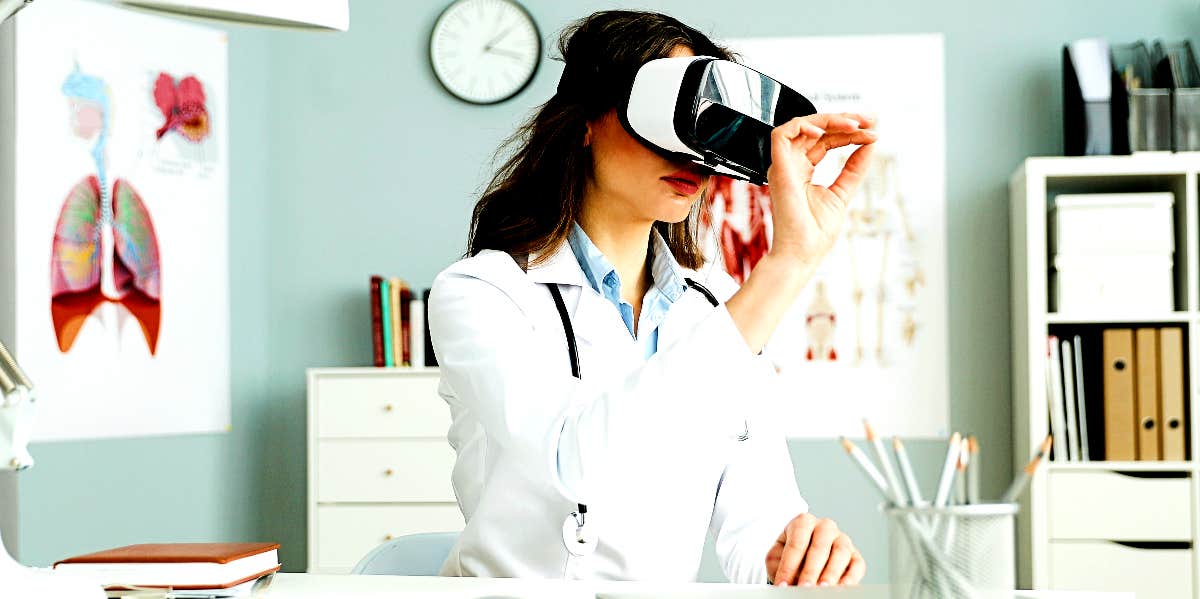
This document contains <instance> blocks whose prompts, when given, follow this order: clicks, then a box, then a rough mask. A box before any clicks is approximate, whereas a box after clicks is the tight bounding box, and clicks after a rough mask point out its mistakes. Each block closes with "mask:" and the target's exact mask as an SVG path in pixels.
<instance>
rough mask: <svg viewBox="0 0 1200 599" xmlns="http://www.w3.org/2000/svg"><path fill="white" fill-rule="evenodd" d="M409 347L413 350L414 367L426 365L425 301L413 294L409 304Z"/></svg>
mask: <svg viewBox="0 0 1200 599" xmlns="http://www.w3.org/2000/svg"><path fill="white" fill-rule="evenodd" d="M408 314H409V317H408V321H409V323H410V324H409V337H408V339H409V347H410V348H411V349H412V355H411V357H412V365H413V366H418V367H420V366H424V365H425V301H424V300H422V299H421V298H420V297H418V296H417V294H416V293H414V294H413V298H412V302H410V303H409V304H408Z"/></svg>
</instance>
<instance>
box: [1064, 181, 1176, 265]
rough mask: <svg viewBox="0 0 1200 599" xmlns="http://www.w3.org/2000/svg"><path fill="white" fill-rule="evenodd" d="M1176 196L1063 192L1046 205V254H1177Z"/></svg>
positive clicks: (1168, 193) (1164, 193)
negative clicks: (1047, 232) (1048, 248)
mask: <svg viewBox="0 0 1200 599" xmlns="http://www.w3.org/2000/svg"><path fill="white" fill-rule="evenodd" d="M1174 203H1175V194H1172V193H1171V192H1155V193H1108V194H1063V195H1059V196H1057V197H1055V198H1054V205H1053V207H1051V209H1050V233H1051V235H1050V255H1051V256H1053V255H1055V254H1166V255H1167V256H1168V257H1170V255H1171V254H1173V253H1174V252H1175V218H1174V213H1173V212H1172V206H1173V205H1174Z"/></svg>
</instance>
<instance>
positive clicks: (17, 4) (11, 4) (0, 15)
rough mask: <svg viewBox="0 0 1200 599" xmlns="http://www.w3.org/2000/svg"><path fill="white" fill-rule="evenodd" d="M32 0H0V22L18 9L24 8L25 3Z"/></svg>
mask: <svg viewBox="0 0 1200 599" xmlns="http://www.w3.org/2000/svg"><path fill="white" fill-rule="evenodd" d="M31 2H33V0H0V23H3V22H5V21H7V20H8V18H9V17H11V16H13V15H15V14H17V11H18V10H21V9H22V8H25V5H26V4H29V3H31Z"/></svg>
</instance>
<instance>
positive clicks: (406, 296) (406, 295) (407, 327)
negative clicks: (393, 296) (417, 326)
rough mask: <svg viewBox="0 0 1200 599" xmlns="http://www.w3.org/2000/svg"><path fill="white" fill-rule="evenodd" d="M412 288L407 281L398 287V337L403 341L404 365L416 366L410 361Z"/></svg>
mask: <svg viewBox="0 0 1200 599" xmlns="http://www.w3.org/2000/svg"><path fill="white" fill-rule="evenodd" d="M412 298H413V293H412V289H410V288H409V286H408V284H407V283H404V284H403V286H402V287H401V288H400V304H399V305H400V314H401V315H402V316H403V318H401V319H400V339H402V340H403V341H404V343H403V347H402V350H403V354H404V365H405V366H416V364H413V361H412Z"/></svg>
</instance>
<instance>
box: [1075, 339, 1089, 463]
mask: <svg viewBox="0 0 1200 599" xmlns="http://www.w3.org/2000/svg"><path fill="white" fill-rule="evenodd" d="M1074 341H1075V352H1074V353H1075V400H1076V401H1077V402H1078V404H1079V405H1078V410H1077V412H1078V416H1079V457H1080V459H1081V460H1083V461H1085V462H1087V461H1090V460H1091V459H1092V455H1091V450H1090V449H1088V418H1087V396H1086V395H1084V393H1083V340H1082V339H1080V337H1079V335H1075V339H1074Z"/></svg>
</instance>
